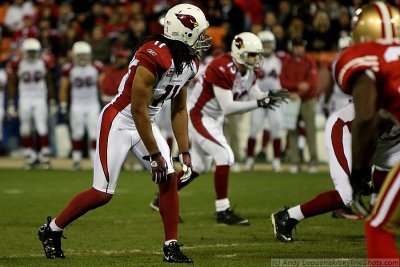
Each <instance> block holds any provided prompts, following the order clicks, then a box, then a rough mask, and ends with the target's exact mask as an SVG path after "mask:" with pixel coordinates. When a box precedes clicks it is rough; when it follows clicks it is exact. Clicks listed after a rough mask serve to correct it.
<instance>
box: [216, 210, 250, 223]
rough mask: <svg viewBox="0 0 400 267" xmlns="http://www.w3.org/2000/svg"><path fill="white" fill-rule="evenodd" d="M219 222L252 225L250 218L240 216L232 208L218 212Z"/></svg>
mask: <svg viewBox="0 0 400 267" xmlns="http://www.w3.org/2000/svg"><path fill="white" fill-rule="evenodd" d="M217 223H218V224H225V225H243V226H247V225H250V222H249V220H247V219H244V218H242V217H240V216H239V215H237V214H236V213H235V212H234V211H233V210H232V209H231V208H227V209H226V210H224V211H218V212H217Z"/></svg>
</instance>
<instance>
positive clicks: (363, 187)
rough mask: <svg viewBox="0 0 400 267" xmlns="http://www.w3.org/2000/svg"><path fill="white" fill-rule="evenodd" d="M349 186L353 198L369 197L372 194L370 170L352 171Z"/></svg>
mask: <svg viewBox="0 0 400 267" xmlns="http://www.w3.org/2000/svg"><path fill="white" fill-rule="evenodd" d="M350 184H351V187H352V188H353V196H354V197H357V196H359V195H363V196H369V195H371V194H372V189H373V188H372V182H371V169H370V168H367V169H364V170H352V172H351V175H350Z"/></svg>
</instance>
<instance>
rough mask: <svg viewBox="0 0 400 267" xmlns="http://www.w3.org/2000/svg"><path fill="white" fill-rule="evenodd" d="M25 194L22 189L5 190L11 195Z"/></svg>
mask: <svg viewBox="0 0 400 267" xmlns="http://www.w3.org/2000/svg"><path fill="white" fill-rule="evenodd" d="M24 192H25V191H24V190H21V189H7V190H4V193H5V194H10V195H18V194H22V193H24Z"/></svg>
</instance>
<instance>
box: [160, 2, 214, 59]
mask: <svg viewBox="0 0 400 267" xmlns="http://www.w3.org/2000/svg"><path fill="white" fill-rule="evenodd" d="M208 26H209V23H208V21H207V19H206V17H205V16H204V13H203V11H201V9H200V8H198V7H196V6H194V5H190V4H180V5H176V6H174V7H172V8H171V9H170V10H168V12H167V14H166V15H165V19H164V36H165V37H167V38H168V39H172V40H177V41H181V42H183V43H185V44H186V45H187V46H189V48H190V49H191V50H192V52H194V53H199V52H201V51H206V50H207V49H209V48H210V46H211V37H210V36H208V35H206V34H204V33H203V32H204V30H205V29H207V28H208Z"/></svg>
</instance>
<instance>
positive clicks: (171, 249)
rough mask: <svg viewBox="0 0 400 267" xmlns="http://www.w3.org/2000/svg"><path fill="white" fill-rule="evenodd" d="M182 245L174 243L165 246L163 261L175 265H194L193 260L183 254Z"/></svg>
mask: <svg viewBox="0 0 400 267" xmlns="http://www.w3.org/2000/svg"><path fill="white" fill-rule="evenodd" d="M181 246H182V245H179V244H178V242H176V241H173V242H171V243H169V245H164V249H163V251H164V258H163V261H166V262H174V263H193V260H192V259H191V258H189V257H188V256H186V255H185V254H183V253H182V252H181V249H180V247H181Z"/></svg>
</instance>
